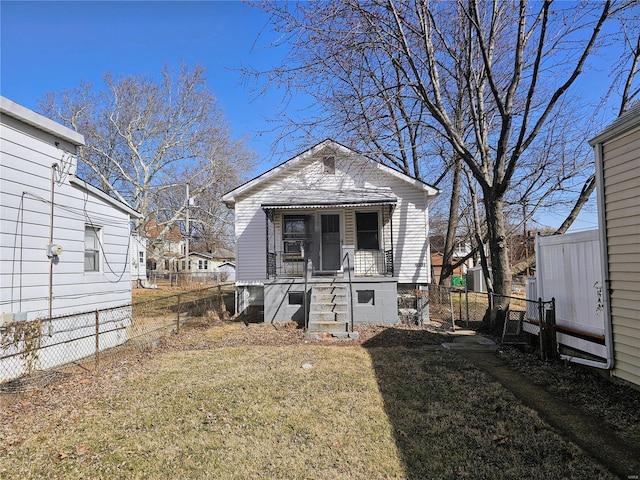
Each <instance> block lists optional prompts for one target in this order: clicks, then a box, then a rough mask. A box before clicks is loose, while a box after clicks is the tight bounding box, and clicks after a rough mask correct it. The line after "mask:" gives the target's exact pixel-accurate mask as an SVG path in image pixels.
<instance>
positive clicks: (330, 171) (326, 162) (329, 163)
mask: <svg viewBox="0 0 640 480" xmlns="http://www.w3.org/2000/svg"><path fill="white" fill-rule="evenodd" d="M322 173H324V174H325V175H335V173H336V158H335V157H324V158H323V159H322Z"/></svg>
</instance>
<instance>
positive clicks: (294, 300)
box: [289, 292, 304, 305]
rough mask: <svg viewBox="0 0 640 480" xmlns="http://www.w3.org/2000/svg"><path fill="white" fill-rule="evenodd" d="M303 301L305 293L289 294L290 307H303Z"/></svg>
mask: <svg viewBox="0 0 640 480" xmlns="http://www.w3.org/2000/svg"><path fill="white" fill-rule="evenodd" d="M303 300H304V293H303V292H289V305H302V304H303Z"/></svg>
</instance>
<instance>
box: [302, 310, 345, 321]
mask: <svg viewBox="0 0 640 480" xmlns="http://www.w3.org/2000/svg"><path fill="white" fill-rule="evenodd" d="M347 320H348V317H347V312H310V313H309V323H311V322H346V321H347Z"/></svg>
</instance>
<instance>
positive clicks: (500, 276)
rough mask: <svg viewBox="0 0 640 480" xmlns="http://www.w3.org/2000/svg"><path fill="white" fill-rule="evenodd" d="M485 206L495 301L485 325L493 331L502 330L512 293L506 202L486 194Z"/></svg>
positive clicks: (488, 312) (486, 317)
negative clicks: (504, 212)
mask: <svg viewBox="0 0 640 480" xmlns="http://www.w3.org/2000/svg"><path fill="white" fill-rule="evenodd" d="M484 207H485V210H486V212H487V215H486V217H487V238H488V240H489V252H490V255H491V273H492V276H493V293H494V295H493V301H492V302H491V303H490V308H489V309H488V310H487V314H486V315H485V326H487V327H488V328H489V329H490V330H491V331H492V332H500V331H501V330H502V325H503V322H504V318H505V314H506V312H507V309H508V308H509V297H508V295H510V293H511V270H510V267H509V252H508V249H507V244H506V241H505V239H506V233H507V231H506V228H505V224H504V214H503V209H504V202H503V199H502V197H499V198H495V197H494V198H490V195H485V200H484ZM487 322H488V325H487Z"/></svg>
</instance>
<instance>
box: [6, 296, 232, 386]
mask: <svg viewBox="0 0 640 480" xmlns="http://www.w3.org/2000/svg"><path fill="white" fill-rule="evenodd" d="M150 296H152V297H153V298H151V299H149V300H145V301H137V302H133V303H132V304H128V305H122V306H118V307H114V308H107V309H102V310H95V311H90V312H83V313H78V314H74V315H65V316H58V317H52V318H45V319H35V320H29V321H17V322H11V323H8V324H5V325H3V326H2V327H0V393H20V392H25V391H29V390H33V389H37V388H41V387H42V386H43V385H46V384H47V383H48V382H50V381H51V380H52V379H54V378H56V377H57V376H59V375H64V374H65V372H68V371H69V370H71V369H73V368H74V367H77V368H81V369H86V370H95V369H98V368H99V367H100V364H101V363H102V362H106V361H108V360H109V359H110V358H111V357H113V356H122V355H127V354H129V353H132V352H137V351H140V350H144V349H146V348H149V347H154V346H157V345H158V344H159V343H160V342H161V340H162V339H163V338H164V337H166V336H167V335H169V334H171V333H180V329H181V328H184V326H185V323H187V322H190V321H193V320H194V319H195V318H200V319H205V320H209V319H212V318H215V319H217V318H220V317H224V316H226V315H228V313H227V312H232V310H233V293H232V292H230V291H229V290H226V291H223V289H222V288H221V286H217V287H210V288H206V289H197V290H195V289H194V290H189V291H186V292H180V293H176V294H171V295H167V294H166V292H164V291H158V293H157V295H150Z"/></svg>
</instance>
